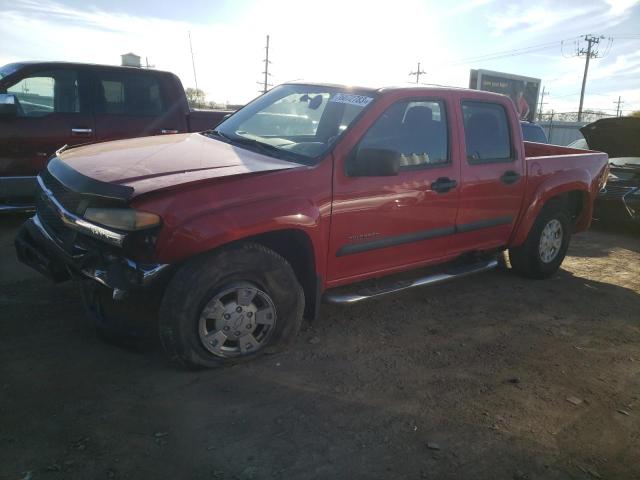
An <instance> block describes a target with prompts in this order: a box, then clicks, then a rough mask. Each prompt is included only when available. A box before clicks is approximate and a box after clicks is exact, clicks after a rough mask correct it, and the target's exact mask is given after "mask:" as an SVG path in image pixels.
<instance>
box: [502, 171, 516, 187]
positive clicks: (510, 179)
mask: <svg viewBox="0 0 640 480" xmlns="http://www.w3.org/2000/svg"><path fill="white" fill-rule="evenodd" d="M518 180H520V174H519V173H518V172H514V171H513V170H507V171H506V172H504V173H503V174H502V176H501V177H500V181H501V182H502V183H506V184H507V185H511V184H512V183H516V182H517V181H518Z"/></svg>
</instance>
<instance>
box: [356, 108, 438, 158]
mask: <svg viewBox="0 0 640 480" xmlns="http://www.w3.org/2000/svg"><path fill="white" fill-rule="evenodd" d="M358 148H384V149H387V150H394V151H396V152H398V153H399V154H400V168H401V169H403V170H407V169H413V168H422V167H428V166H431V165H444V164H446V163H448V162H449V148H448V138H447V118H446V112H445V108H444V104H443V103H442V102H441V101H438V100H424V101H417V100H412V101H403V102H398V103H395V104H393V105H391V106H390V107H389V108H388V109H387V110H386V111H385V112H384V113H383V114H382V115H381V116H380V118H378V120H376V122H375V123H374V124H373V126H372V127H371V128H370V129H369V130H368V131H367V133H366V134H365V135H364V137H363V138H362V140H361V141H360V144H359V146H358Z"/></svg>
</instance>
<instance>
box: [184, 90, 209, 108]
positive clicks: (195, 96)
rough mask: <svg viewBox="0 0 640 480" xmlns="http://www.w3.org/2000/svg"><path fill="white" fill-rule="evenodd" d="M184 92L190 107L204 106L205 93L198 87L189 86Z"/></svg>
mask: <svg viewBox="0 0 640 480" xmlns="http://www.w3.org/2000/svg"><path fill="white" fill-rule="evenodd" d="M184 93H185V95H186V96H187V102H188V103H189V106H190V107H191V108H204V107H205V106H206V95H205V94H204V92H203V91H202V90H200V89H199V88H191V87H189V88H187V89H186V90H185V91H184Z"/></svg>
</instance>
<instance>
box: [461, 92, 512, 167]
mask: <svg viewBox="0 0 640 480" xmlns="http://www.w3.org/2000/svg"><path fill="white" fill-rule="evenodd" d="M462 115H463V124H464V138H465V144H466V148H467V161H468V162H469V163H470V164H472V165H473V164H483V163H498V162H512V161H514V160H515V158H514V157H515V156H514V155H513V145H512V141H511V132H510V129H509V117H508V116H507V112H506V110H505V108H504V106H502V105H501V104H499V103H492V102H479V101H463V102H462Z"/></svg>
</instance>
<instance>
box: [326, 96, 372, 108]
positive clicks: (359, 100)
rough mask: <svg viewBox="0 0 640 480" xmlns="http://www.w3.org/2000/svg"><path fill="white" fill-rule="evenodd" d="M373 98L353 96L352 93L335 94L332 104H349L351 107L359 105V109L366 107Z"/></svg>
mask: <svg viewBox="0 0 640 480" xmlns="http://www.w3.org/2000/svg"><path fill="white" fill-rule="evenodd" d="M371 100H373V98H371V97H365V96H364V95H352V94H350V93H335V94H334V95H333V97H331V100H329V101H330V102H334V103H348V104H349V105H357V106H358V107H366V106H367V105H369V102H371Z"/></svg>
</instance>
